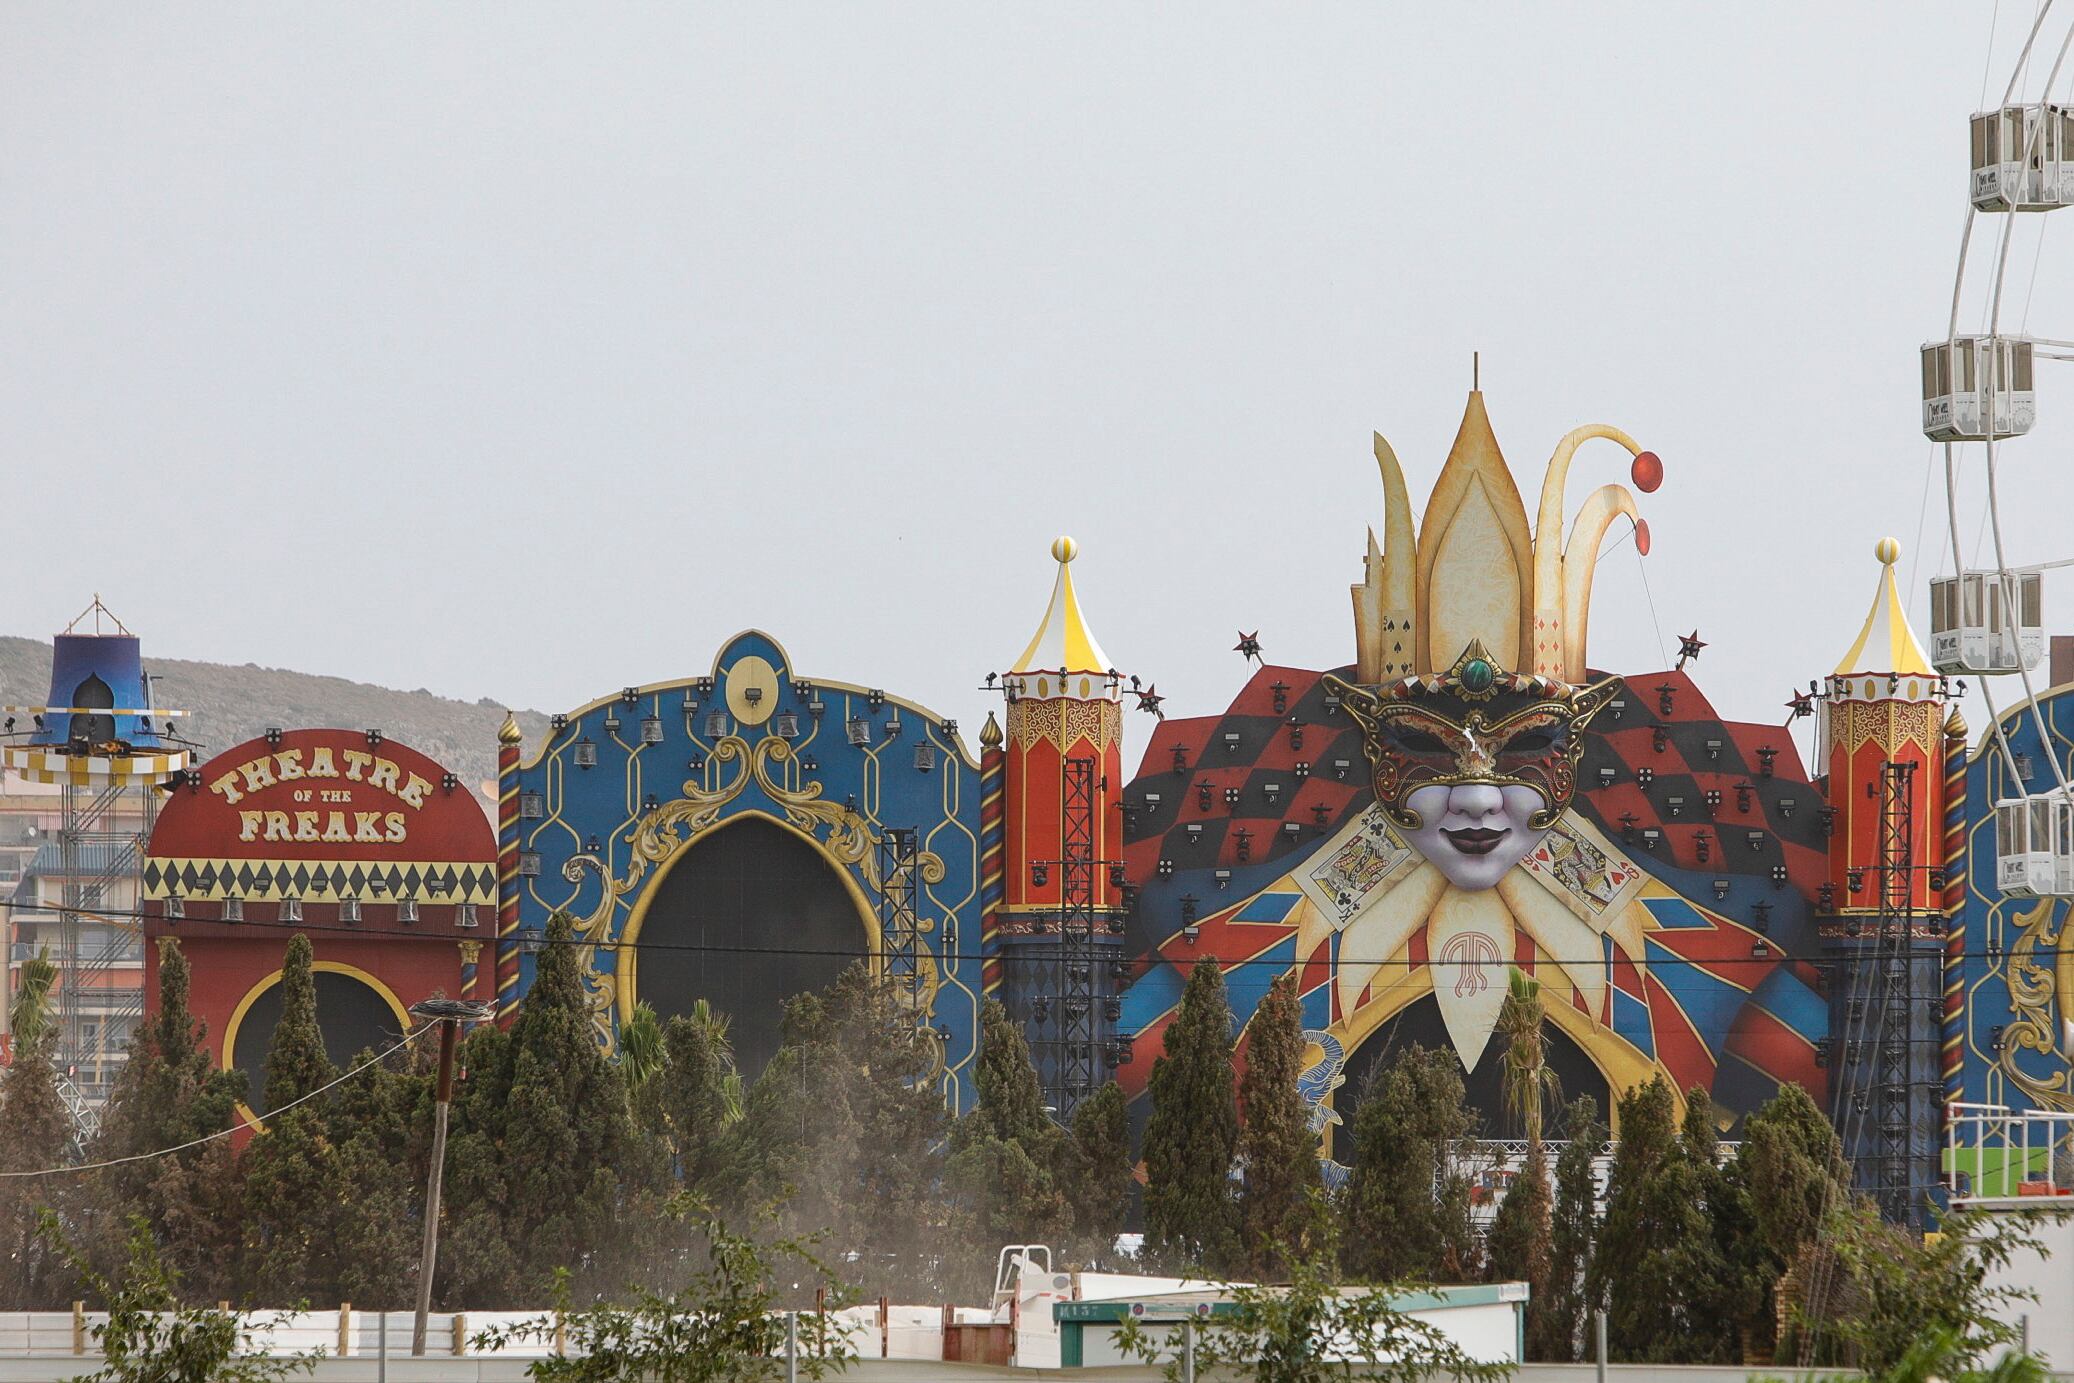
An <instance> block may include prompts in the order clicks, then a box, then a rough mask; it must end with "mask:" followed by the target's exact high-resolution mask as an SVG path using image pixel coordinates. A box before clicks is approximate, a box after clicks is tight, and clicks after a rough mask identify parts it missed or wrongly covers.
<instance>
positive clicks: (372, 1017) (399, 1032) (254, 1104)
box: [230, 970, 403, 1114]
mask: <svg viewBox="0 0 2074 1383" xmlns="http://www.w3.org/2000/svg"><path fill="white" fill-rule="evenodd" d="M312 978H313V979H314V980H315V981H316V986H317V1026H318V1028H320V1029H321V1030H322V1031H323V1033H324V1054H325V1055H326V1056H328V1057H330V1058H331V1064H332V1065H334V1066H336V1067H338V1068H339V1069H340V1070H342V1071H343V1070H345V1069H346V1068H347V1067H348V1066H350V1065H351V1064H352V1062H353V1058H354V1057H356V1056H358V1055H359V1054H360V1053H361V1052H362V1051H363V1050H373V1051H377V1052H379V1051H382V1050H383V1049H385V1048H387V1047H389V1046H390V1045H391V1044H393V1043H394V1042H396V1041H397V1040H398V1039H399V1038H401V1037H402V1036H403V1025H402V1024H401V1023H399V1022H397V1020H396V1010H395V1009H393V1008H390V1007H389V1003H388V1001H387V1000H386V999H384V998H383V997H382V996H381V995H380V994H378V993H376V992H375V991H374V990H373V989H371V988H369V987H368V986H367V984H366V983H365V982H364V981H361V980H359V979H356V978H355V977H353V976H351V975H341V974H338V973H337V972H335V971H331V970H319V971H318V972H317V973H316V974H315V975H314V976H312ZM280 1021H281V986H280V985H279V984H278V983H277V984H275V985H273V986H272V987H270V988H269V989H268V990H267V991H266V992H265V993H264V994H261V995H260V996H259V997H258V998H257V999H254V1000H253V1001H252V1007H250V1008H248V1009H246V1010H245V1017H244V1019H243V1021H241V1022H240V1023H239V1024H238V1033H237V1038H236V1040H235V1042H234V1043H233V1045H232V1048H231V1054H230V1055H231V1065H232V1066H233V1067H235V1068H236V1069H237V1071H238V1073H239V1074H240V1075H242V1076H244V1077H245V1082H246V1086H245V1103H246V1104H247V1105H249V1106H250V1107H251V1108H252V1109H253V1110H254V1111H255V1112H257V1113H260V1114H265V1113H267V1112H268V1110H267V1108H266V1105H265V1103H264V1100H263V1099H262V1096H263V1093H264V1092H265V1090H266V1054H267V1049H268V1048H270V1047H272V1046H273V1044H274V1027H275V1025H277V1024H278V1023H279V1022H280Z"/></svg>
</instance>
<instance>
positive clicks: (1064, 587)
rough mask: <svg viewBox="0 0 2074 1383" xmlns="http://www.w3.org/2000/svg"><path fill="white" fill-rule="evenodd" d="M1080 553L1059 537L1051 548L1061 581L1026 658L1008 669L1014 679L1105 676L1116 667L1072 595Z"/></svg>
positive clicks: (1054, 591) (1076, 598) (1065, 539)
mask: <svg viewBox="0 0 2074 1383" xmlns="http://www.w3.org/2000/svg"><path fill="white" fill-rule="evenodd" d="M1079 554H1080V545H1079V544H1078V543H1076V542H1074V541H1073V540H1072V539H1071V538H1060V539H1058V540H1057V541H1056V542H1054V543H1053V544H1052V545H1051V555H1052V557H1053V558H1055V559H1056V560H1057V562H1058V564H1059V579H1058V581H1057V582H1056V583H1055V584H1054V585H1053V586H1052V588H1051V605H1050V606H1049V607H1048V608H1047V609H1046V610H1045V612H1044V623H1043V624H1042V625H1040V626H1039V627H1038V629H1037V637H1035V638H1033V639H1031V640H1030V646H1029V647H1028V648H1026V649H1024V650H1023V656H1022V657H1020V658H1018V659H1016V660H1015V666H1014V667H1013V668H1011V669H1010V670H1009V675H1010V676H1011V677H1020V676H1021V675H1022V674H1025V673H1036V672H1054V673H1057V672H1071V673H1100V674H1103V675H1105V676H1106V675H1107V674H1108V673H1109V671H1110V670H1111V669H1112V668H1114V667H1115V666H1116V665H1115V664H1114V663H1112V662H1110V661H1109V655H1108V654H1106V653H1104V652H1103V651H1102V646H1101V645H1100V644H1098V643H1096V642H1095V636H1094V633H1093V632H1092V631H1091V630H1090V629H1089V628H1088V627H1087V620H1086V618H1085V617H1084V616H1082V615H1081V613H1080V599H1079V597H1077V596H1075V595H1074V594H1073V559H1074V558H1075V557H1077V556H1078V555H1079Z"/></svg>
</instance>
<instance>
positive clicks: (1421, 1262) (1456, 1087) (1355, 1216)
mask: <svg viewBox="0 0 2074 1383" xmlns="http://www.w3.org/2000/svg"><path fill="white" fill-rule="evenodd" d="M1473 1126H1474V1121H1473V1119H1472V1117H1471V1115H1470V1113H1469V1110H1468V1107H1467V1106H1466V1104H1465V1103H1464V1091H1463V1087H1462V1067H1461V1063H1459V1062H1457V1061H1456V1060H1455V1056H1454V1053H1452V1052H1449V1051H1428V1050H1426V1049H1425V1048H1422V1047H1416V1046H1415V1047H1412V1048H1411V1049H1409V1050H1408V1051H1406V1052H1404V1053H1403V1054H1402V1055H1401V1056H1399V1057H1398V1058H1397V1059H1396V1060H1395V1061H1394V1062H1392V1063H1391V1064H1390V1065H1388V1066H1386V1067H1380V1068H1378V1069H1377V1070H1376V1071H1375V1072H1373V1073H1372V1074H1371V1075H1370V1077H1369V1079H1368V1081H1367V1082H1366V1084H1365V1087H1364V1089H1363V1091H1362V1097H1361V1102H1360V1104H1359V1105H1357V1106H1356V1108H1355V1110H1354V1129H1353V1138H1354V1167H1353V1171H1352V1173H1351V1175H1350V1176H1349V1177H1348V1179H1347V1188H1346V1192H1345V1194H1344V1196H1343V1197H1342V1198H1341V1210H1340V1262H1341V1267H1342V1269H1343V1270H1344V1271H1345V1272H1346V1273H1347V1275H1348V1276H1350V1277H1352V1278H1354V1279H1356V1280H1357V1281H1362V1282H1397V1281H1403V1280H1407V1279H1422V1280H1426V1281H1432V1280H1435V1279H1437V1278H1439V1277H1442V1276H1447V1277H1451V1278H1457V1279H1463V1278H1464V1275H1465V1274H1466V1273H1467V1271H1468V1270H1469V1269H1470V1267H1471V1266H1472V1265H1473V1263H1474V1260H1475V1256H1476V1255H1475V1248H1474V1235H1473V1232H1472V1230H1471V1226H1470V1221H1469V1196H1468V1183H1467V1182H1466V1180H1465V1179H1464V1178H1463V1177H1462V1176H1461V1175H1460V1174H1459V1173H1458V1172H1456V1171H1455V1169H1454V1165H1453V1164H1454V1159H1455V1154H1456V1153H1457V1152H1458V1151H1459V1150H1460V1148H1461V1145H1462V1142H1463V1140H1464V1139H1466V1138H1467V1137H1468V1136H1469V1133H1470V1130H1471V1128H1472V1127H1473Z"/></svg>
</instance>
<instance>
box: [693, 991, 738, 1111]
mask: <svg viewBox="0 0 2074 1383" xmlns="http://www.w3.org/2000/svg"><path fill="white" fill-rule="evenodd" d="M691 1021H692V1022H693V1024H695V1025H696V1026H697V1027H699V1028H700V1029H701V1030H702V1031H704V1033H705V1034H706V1041H707V1043H708V1044H709V1045H710V1047H711V1048H712V1050H713V1051H714V1052H715V1053H716V1054H717V1055H718V1056H719V1059H720V1062H721V1065H722V1067H723V1068H724V1070H723V1071H722V1073H721V1076H720V1117H721V1123H722V1125H723V1126H725V1125H727V1124H732V1123H734V1122H735V1121H736V1120H737V1119H739V1118H741V1117H742V1073H741V1072H740V1071H738V1070H736V1069H735V1045H734V1043H733V1042H731V1041H729V1040H728V1036H727V1030H728V1028H729V1026H730V1025H731V1024H732V1022H733V1019H731V1018H730V1017H729V1016H728V1015H727V1014H725V1013H722V1012H720V1011H719V1010H718V1009H715V1008H714V1007H713V1004H712V1001H711V1000H709V999H699V1000H696V1001H695V1002H693V1004H692V1006H691Z"/></svg>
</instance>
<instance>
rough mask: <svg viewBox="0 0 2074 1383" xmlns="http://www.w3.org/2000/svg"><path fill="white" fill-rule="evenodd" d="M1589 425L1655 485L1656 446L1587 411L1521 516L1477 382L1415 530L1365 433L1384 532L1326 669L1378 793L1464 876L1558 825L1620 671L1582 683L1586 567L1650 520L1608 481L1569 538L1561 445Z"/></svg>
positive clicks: (1383, 448)
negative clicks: (1377, 475)
mask: <svg viewBox="0 0 2074 1383" xmlns="http://www.w3.org/2000/svg"><path fill="white" fill-rule="evenodd" d="M1595 439H1604V440H1608V441H1612V442H1615V443H1617V444H1619V445H1620V446H1621V447H1623V448H1624V449H1625V450H1626V451H1627V452H1628V453H1629V454H1630V455H1631V456H1633V458H1634V465H1633V467H1632V470H1631V474H1632V477H1633V479H1634V481H1635V483H1636V485H1637V487H1638V488H1640V489H1642V490H1645V491H1646V490H1652V489H1654V488H1656V484H1657V482H1658V481H1659V480H1660V479H1661V478H1662V465H1661V463H1660V462H1659V461H1658V460H1657V458H1656V457H1655V456H1654V455H1653V454H1652V453H1648V452H1644V451H1643V450H1642V449H1641V447H1639V446H1638V445H1636V443H1635V441H1634V439H1633V438H1631V437H1629V436H1628V435H1627V434H1626V433H1624V432H1622V431H1620V429H1618V428H1615V427H1609V426H1606V425H1605V424H1601V423H1592V424H1587V425H1586V426H1584V427H1579V428H1574V429H1572V430H1571V431H1570V432H1569V434H1568V435H1566V436H1565V437H1564V438H1563V439H1562V441H1560V442H1559V443H1557V444H1556V449H1555V453H1554V455H1552V456H1551V457H1550V458H1549V461H1548V470H1547V473H1546V474H1545V475H1544V477H1543V479H1542V483H1541V498H1540V504H1539V507H1538V511H1537V519H1536V521H1535V523H1534V524H1533V525H1531V526H1530V525H1529V523H1528V520H1527V511H1526V506H1525V505H1524V503H1522V501H1521V499H1520V494H1519V489H1518V487H1517V486H1516V485H1515V484H1514V483H1513V479H1512V472H1511V470H1510V469H1509V468H1508V467H1507V466H1506V464H1505V457H1504V455H1503V453H1502V452H1500V451H1499V449H1498V439H1497V437H1496V436H1495V435H1494V434H1493V433H1492V431H1491V424H1490V418H1489V416H1488V415H1487V414H1486V413H1485V411H1484V403H1483V395H1482V394H1481V393H1475V392H1472V393H1471V394H1470V396H1469V403H1468V406H1467V407H1466V408H1465V409H1464V411H1463V414H1462V426H1461V428H1460V430H1459V431H1458V432H1457V433H1456V435H1455V443H1454V446H1453V447H1452V448H1450V450H1449V452H1448V458H1447V463H1446V464H1445V465H1444V466H1442V467H1441V471H1440V475H1439V478H1438V479H1436V480H1435V481H1434V483H1433V492H1432V494H1431V495H1430V496H1429V497H1428V499H1427V502H1426V513H1425V517H1424V519H1423V521H1422V522H1421V523H1420V524H1418V525H1417V527H1416V528H1415V527H1414V526H1413V523H1412V514H1411V498H1410V495H1409V494H1408V493H1407V492H1406V490H1405V485H1404V472H1403V470H1402V468H1400V467H1399V466H1398V464H1397V455H1396V453H1395V452H1394V451H1392V450H1391V449H1390V444H1389V443H1388V442H1385V441H1384V440H1383V438H1382V436H1381V434H1377V436H1376V439H1375V457H1376V464H1377V465H1378V466H1379V467H1380V469H1381V473H1382V480H1383V499H1384V525H1383V527H1384V541H1383V542H1380V543H1378V542H1377V541H1376V535H1375V533H1374V532H1373V531H1371V532H1370V533H1369V535H1368V558H1367V562H1366V564H1365V570H1364V572H1363V579H1362V581H1361V582H1359V583H1358V584H1356V585H1355V586H1354V588H1353V592H1352V594H1353V598H1354V637H1355V677H1354V680H1353V681H1352V682H1349V681H1344V680H1341V679H1338V678H1328V679H1327V680H1328V681H1329V682H1330V683H1331V684H1332V689H1333V690H1334V691H1335V692H1337V693H1338V694H1339V697H1340V704H1342V705H1343V706H1345V707H1346V708H1347V710H1348V712H1349V713H1350V714H1352V715H1353V716H1354V718H1355V719H1356V720H1357V721H1358V722H1359V723H1360V725H1361V730H1362V740H1363V744H1364V747H1365V749H1366V752H1367V756H1368V764H1369V769H1370V773H1371V776H1372V777H1373V779H1374V782H1375V795H1376V800H1377V801H1378V802H1379V803H1380V804H1381V805H1382V807H1383V809H1384V811H1386V812H1387V813H1388V814H1389V817H1390V819H1391V821H1392V822H1393V823H1394V824H1395V828H1396V830H1397V833H1398V834H1399V835H1400V836H1402V837H1403V838H1404V840H1405V843H1406V844H1408V845H1410V846H1412V847H1413V848H1414V849H1416V850H1418V852H1419V853H1420V854H1421V855H1424V856H1425V857H1426V858H1427V859H1428V860H1430V861H1431V862H1432V863H1434V864H1435V865H1437V866H1439V868H1440V869H1441V871H1442V872H1443V873H1444V874H1446V875H1447V877H1448V879H1449V881H1450V882H1452V883H1453V884H1455V885H1456V887H1458V888H1463V889H1468V890H1478V889H1486V888H1491V887H1494V886H1495V885H1496V884H1497V883H1498V881H1499V879H1500V878H1502V877H1503V875H1504V873H1505V871H1506V870H1508V869H1510V868H1511V867H1512V866H1513V865H1515V864H1517V863H1519V862H1520V861H1521V860H1522V859H1524V858H1526V856H1527V853H1528V852H1529V851H1530V850H1532V849H1533V848H1534V845H1535V843H1536V842H1538V841H1539V840H1540V839H1541V837H1542V836H1543V835H1545V834H1546V833H1547V831H1548V830H1549V828H1550V827H1552V826H1554V825H1555V823H1556V820H1557V818H1559V817H1560V816H1561V815H1562V814H1563V811H1564V809H1565V808H1567V807H1568V806H1569V805H1570V798H1571V796H1572V794H1573V793H1575V791H1576V788H1577V765H1578V761H1579V759H1580V758H1581V757H1582V756H1583V753H1584V742H1583V730H1584V727H1585V725H1586V724H1587V723H1588V722H1589V721H1590V720H1591V718H1592V717H1593V716H1594V715H1596V714H1597V713H1598V712H1599V711H1600V709H1601V708H1603V707H1604V706H1605V705H1606V703H1607V702H1608V701H1610V700H1611V699H1612V698H1613V695H1614V692H1615V690H1616V689H1617V688H1618V687H1619V685H1620V683H1619V682H1618V681H1613V680H1605V681H1600V682H1596V683H1591V682H1589V676H1590V674H1589V673H1588V672H1587V670H1586V668H1587V664H1586V662H1585V639H1586V631H1587V626H1588V623H1589V619H1590V612H1591V586H1592V575H1593V572H1594V570H1595V569H1596V567H1597V564H1598V554H1599V548H1600V545H1601V541H1602V540H1603V539H1604V537H1605V536H1606V533H1607V531H1608V530H1609V529H1610V528H1611V527H1612V526H1613V524H1614V523H1616V522H1618V521H1620V520H1621V519H1623V518H1624V519H1626V520H1628V521H1630V522H1633V523H1634V525H1635V540H1636V547H1637V549H1638V550H1640V551H1643V552H1647V551H1648V531H1647V529H1646V528H1645V527H1644V526H1643V525H1642V523H1641V521H1640V519H1641V516H1640V515H1639V513H1637V511H1636V509H1635V502H1634V496H1633V495H1631V494H1630V493H1629V492H1628V491H1627V489H1626V488H1625V487H1624V486H1620V485H1603V486H1600V487H1599V488H1598V489H1597V490H1594V491H1593V492H1592V493H1591V494H1590V495H1589V496H1588V497H1586V499H1585V501H1584V503H1583V504H1582V505H1581V506H1580V507H1579V509H1578V511H1577V515H1576V519H1575V522H1574V523H1573V524H1572V526H1571V528H1570V533H1569V537H1568V539H1567V540H1566V539H1565V537H1564V534H1563V518H1564V513H1565V508H1566V506H1565V504H1564V492H1565V488H1566V485H1567V482H1568V477H1569V474H1570V462H1571V458H1572V457H1573V455H1574V454H1575V453H1576V452H1577V450H1578V448H1579V447H1580V446H1582V445H1583V444H1584V443H1586V442H1588V441H1592V440H1595ZM1450 659H1451V660H1452V661H1451V662H1450V661H1449V660H1450ZM1514 668H1519V669H1524V670H1523V671H1517V672H1515V671H1511V670H1510V669H1514ZM1442 669H1445V670H1444V671H1443V670H1442Z"/></svg>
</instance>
